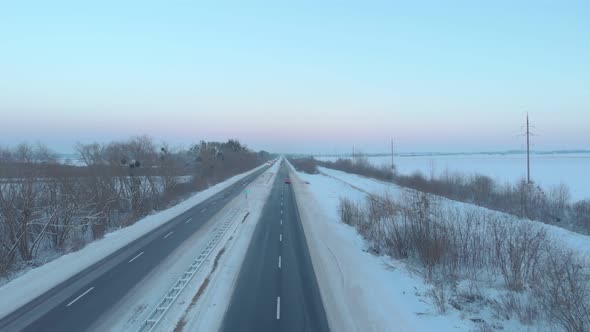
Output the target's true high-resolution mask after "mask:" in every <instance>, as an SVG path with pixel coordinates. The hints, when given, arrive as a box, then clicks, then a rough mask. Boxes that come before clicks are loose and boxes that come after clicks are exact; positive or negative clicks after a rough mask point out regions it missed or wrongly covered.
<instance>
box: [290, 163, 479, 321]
mask: <svg viewBox="0 0 590 332" xmlns="http://www.w3.org/2000/svg"><path fill="white" fill-rule="evenodd" d="M291 177H292V180H293V181H292V183H293V189H294V190H295V194H296V195H297V201H298V205H299V206H300V214H301V219H302V223H303V226H304V231H305V235H306V239H307V243H308V247H309V250H310V254H311V257H312V262H313V266H314V270H315V273H316V277H317V279H318V284H319V287H320V292H321V294H322V300H323V302H324V308H325V310H326V314H327V316H328V321H329V324H330V328H331V329H332V330H334V331H391V330H392V329H395V330H400V331H456V330H469V329H470V328H473V325H472V324H470V323H469V322H465V321H462V320H461V319H460V317H459V314H458V313H449V314H448V315H446V316H439V315H438V314H437V313H436V309H435V308H434V307H433V306H432V305H430V304H428V303H426V302H425V301H424V300H423V299H421V298H420V297H419V296H416V295H417V294H423V293H425V292H426V291H427V290H428V289H429V288H430V286H429V285H427V284H425V283H424V282H423V281H422V278H421V277H420V276H418V275H413V274H412V273H411V272H409V271H408V269H407V268H406V266H405V264H403V263H401V262H399V261H395V260H393V259H390V258H388V257H377V256H374V255H372V254H370V253H368V252H367V251H366V245H365V241H364V240H363V238H362V237H361V236H360V235H359V234H358V233H357V231H356V229H354V228H352V227H350V226H348V225H345V224H343V223H342V222H340V220H339V216H338V212H337V211H338V209H337V207H338V204H339V199H340V197H341V196H346V197H350V198H353V199H359V200H360V199H364V198H365V197H366V194H365V193H363V192H361V191H359V190H357V189H354V188H353V187H351V186H350V185H347V184H345V183H343V182H342V181H339V180H336V179H334V178H330V177H327V176H323V175H309V174H304V173H300V172H295V171H294V170H291ZM308 183H309V184H308Z"/></svg>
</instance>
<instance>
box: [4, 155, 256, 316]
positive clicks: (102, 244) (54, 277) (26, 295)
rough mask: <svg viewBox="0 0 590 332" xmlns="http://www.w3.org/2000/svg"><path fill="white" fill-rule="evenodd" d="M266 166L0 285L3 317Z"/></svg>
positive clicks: (219, 184)
mask: <svg viewBox="0 0 590 332" xmlns="http://www.w3.org/2000/svg"><path fill="white" fill-rule="evenodd" d="M262 167H265V165H261V166H259V167H257V168H255V169H253V170H251V171H248V172H244V173H242V174H238V175H236V176H233V177H231V178H230V179H228V180H226V181H224V182H221V183H218V184H217V185H214V186H212V187H210V188H208V189H206V190H203V191H201V192H199V193H196V194H194V195H192V196H191V197H189V198H188V199H186V200H185V201H183V202H181V203H179V204H178V205H175V206H173V207H171V208H169V209H166V210H163V211H160V212H158V213H155V214H153V215H150V216H147V217H145V218H143V219H141V220H139V221H137V222H136V223H135V224H133V225H131V226H129V227H125V228H121V229H119V230H116V231H114V232H111V233H108V234H106V235H105V237H104V238H103V239H100V240H97V241H94V242H92V243H90V244H88V245H87V246H85V247H84V248H83V249H81V250H79V251H77V252H73V253H69V254H67V255H64V256H61V257H60V258H57V259H55V260H53V261H51V262H49V263H47V264H44V265H42V266H40V267H37V268H34V269H32V270H30V271H28V272H26V273H24V274H23V275H21V276H19V277H18V278H16V279H14V280H11V281H10V282H8V283H6V284H4V285H3V286H2V287H0V298H1V299H2V301H1V303H0V318H2V317H4V316H6V315H8V314H9V313H11V312H13V311H14V310H16V309H18V308H20V307H21V306H23V305H25V304H26V303H28V302H30V301H31V300H33V299H35V298H36V297H38V296H40V295H41V294H43V293H45V292H47V291H48V290H50V289H52V288H53V287H55V286H57V285H59V284H60V283H62V282H64V281H65V280H67V279H69V278H70V277H72V276H74V275H75V274H77V273H78V272H80V271H82V270H84V269H86V268H88V267H89V266H91V265H93V264H95V263H96V262H98V261H100V260H101V259H103V258H105V257H107V256H109V255H110V254H112V253H114V252H116V251H117V250H119V249H121V248H123V247H124V246H125V245H127V244H128V243H130V242H132V241H134V240H136V239H138V238H140V237H142V236H143V235H145V234H147V233H149V232H150V231H152V230H154V229H155V228H157V227H159V226H161V225H162V224H164V223H166V222H168V221H169V220H171V219H173V218H174V217H176V216H178V215H180V214H182V213H184V212H185V211H187V210H189V209H190V208H192V207H193V206H195V205H196V204H199V203H201V202H202V201H204V200H206V199H207V198H209V197H211V196H213V195H215V194H217V193H219V192H221V191H222V190H224V189H226V188H227V187H229V186H231V185H232V184H234V183H236V182H238V181H240V180H241V179H242V178H244V177H245V176H247V175H249V174H251V173H253V172H255V171H257V170H258V169H260V168H262Z"/></svg>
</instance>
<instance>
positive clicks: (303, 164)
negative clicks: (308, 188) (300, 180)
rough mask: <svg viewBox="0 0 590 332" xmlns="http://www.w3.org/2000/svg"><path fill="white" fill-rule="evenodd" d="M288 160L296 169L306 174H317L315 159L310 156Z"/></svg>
mask: <svg viewBox="0 0 590 332" xmlns="http://www.w3.org/2000/svg"><path fill="white" fill-rule="evenodd" d="M289 162H290V163H291V165H293V167H295V169H296V170H298V171H300V172H304V173H307V174H318V173H319V172H320V171H318V166H317V161H316V160H315V159H313V157H311V158H289Z"/></svg>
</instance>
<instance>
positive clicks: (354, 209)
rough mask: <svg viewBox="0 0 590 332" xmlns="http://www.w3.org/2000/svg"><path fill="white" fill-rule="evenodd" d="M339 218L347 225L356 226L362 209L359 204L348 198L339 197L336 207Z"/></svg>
mask: <svg viewBox="0 0 590 332" xmlns="http://www.w3.org/2000/svg"><path fill="white" fill-rule="evenodd" d="M338 210H339V212H340V220H342V222H344V223H345V224H347V225H351V226H356V225H358V224H359V220H360V219H361V215H362V211H361V208H360V207H359V205H358V204H357V203H355V202H353V201H352V200H350V199H348V198H340V205H339V208H338Z"/></svg>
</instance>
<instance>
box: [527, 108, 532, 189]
mask: <svg viewBox="0 0 590 332" xmlns="http://www.w3.org/2000/svg"><path fill="white" fill-rule="evenodd" d="M530 135H531V132H530V130H529V113H528V112H527V114H526V178H527V183H531V150H530V138H529V136H530Z"/></svg>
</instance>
